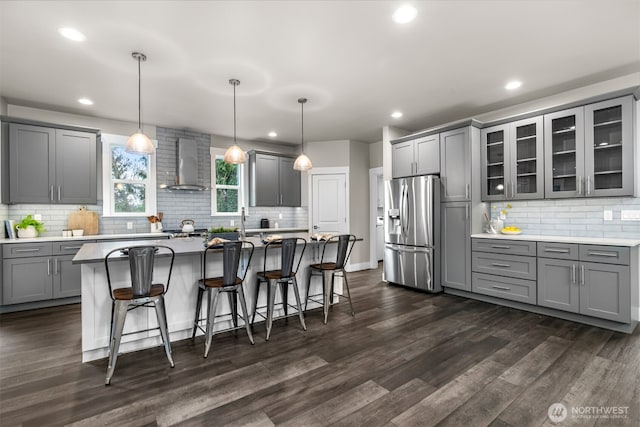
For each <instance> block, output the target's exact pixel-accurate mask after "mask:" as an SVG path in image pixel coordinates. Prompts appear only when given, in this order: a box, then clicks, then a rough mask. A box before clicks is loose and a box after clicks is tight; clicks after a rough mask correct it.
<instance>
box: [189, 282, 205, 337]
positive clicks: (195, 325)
mask: <svg viewBox="0 0 640 427" xmlns="http://www.w3.org/2000/svg"><path fill="white" fill-rule="evenodd" d="M203 293H204V289H202V288H201V287H200V286H198V299H197V300H196V318H195V320H194V321H193V334H191V339H192V340H193V339H195V338H196V332H197V331H198V324H199V323H200V309H201V308H202V294H203Z"/></svg>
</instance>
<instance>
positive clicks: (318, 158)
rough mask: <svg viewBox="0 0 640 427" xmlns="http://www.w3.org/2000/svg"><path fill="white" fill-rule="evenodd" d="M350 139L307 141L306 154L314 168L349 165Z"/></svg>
mask: <svg viewBox="0 0 640 427" xmlns="http://www.w3.org/2000/svg"><path fill="white" fill-rule="evenodd" d="M349 142H350V141H349V140H346V139H343V140H337V141H318V142H310V143H308V144H306V143H305V152H306V153H305V154H306V155H307V156H309V158H310V159H311V162H312V163H313V167H314V168H326V167H344V166H349Z"/></svg>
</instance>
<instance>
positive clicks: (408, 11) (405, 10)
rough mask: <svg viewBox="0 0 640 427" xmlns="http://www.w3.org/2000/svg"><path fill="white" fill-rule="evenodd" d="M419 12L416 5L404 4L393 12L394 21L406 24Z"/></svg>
mask: <svg viewBox="0 0 640 427" xmlns="http://www.w3.org/2000/svg"><path fill="white" fill-rule="evenodd" d="M417 14H418V11H417V10H416V8H415V7H413V6H411V5H408V4H405V5H404V6H400V7H399V8H397V9H396V11H395V12H393V17H392V18H393V21H394V22H395V23H397V24H406V23H408V22H411V21H413V19H414V18H415V17H416V15H417Z"/></svg>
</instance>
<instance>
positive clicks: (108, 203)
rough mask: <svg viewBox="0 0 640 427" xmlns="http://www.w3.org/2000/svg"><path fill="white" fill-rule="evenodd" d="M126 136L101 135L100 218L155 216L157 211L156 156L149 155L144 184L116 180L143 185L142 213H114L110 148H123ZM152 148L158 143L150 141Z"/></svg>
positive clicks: (114, 181) (127, 181) (113, 181)
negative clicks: (143, 203)
mask: <svg viewBox="0 0 640 427" xmlns="http://www.w3.org/2000/svg"><path fill="white" fill-rule="evenodd" d="M127 139H129V137H128V136H123V135H114V134H108V133H103V134H102V135H101V142H102V216H103V217H111V218H114V217H116V218H126V217H147V216H150V215H156V213H157V211H158V205H157V200H158V199H157V192H158V189H157V186H156V154H155V153H153V154H149V155H148V159H149V168H148V173H147V180H146V182H141V181H135V180H117V181H119V182H123V183H131V184H140V183H143V184H144V185H145V187H146V188H145V211H144V212H115V206H114V205H113V204H114V202H115V200H114V197H113V196H114V195H113V186H114V184H115V183H116V180H114V179H113V177H112V176H111V163H112V156H111V148H112V147H114V146H122V147H124V146H125V145H126V143H127ZM151 142H152V143H153V145H154V147H156V149H157V148H158V141H157V140H155V139H154V140H151Z"/></svg>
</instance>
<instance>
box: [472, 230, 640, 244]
mask: <svg viewBox="0 0 640 427" xmlns="http://www.w3.org/2000/svg"><path fill="white" fill-rule="evenodd" d="M471 237H472V238H474V239H502V240H526V241H530V242H531V241H532V242H555V243H576V244H583V245H603V246H627V247H634V246H638V245H640V239H616V238H610V237H570V236H543V235H535V234H510V235H507V234H489V233H481V234H472V235H471Z"/></svg>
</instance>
